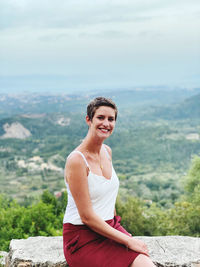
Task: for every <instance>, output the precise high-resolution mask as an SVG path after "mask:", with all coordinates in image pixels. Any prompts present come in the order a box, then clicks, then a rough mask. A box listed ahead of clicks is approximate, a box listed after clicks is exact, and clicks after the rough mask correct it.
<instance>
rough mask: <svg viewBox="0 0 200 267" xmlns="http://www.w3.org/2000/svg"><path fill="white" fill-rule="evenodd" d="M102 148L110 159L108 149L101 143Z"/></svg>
mask: <svg viewBox="0 0 200 267" xmlns="http://www.w3.org/2000/svg"><path fill="white" fill-rule="evenodd" d="M103 148H104V150H105V152H106V155H107V157H108V158H109V159H111V158H110V154H109V153H108V150H107V148H106V146H105V145H104V144H103Z"/></svg>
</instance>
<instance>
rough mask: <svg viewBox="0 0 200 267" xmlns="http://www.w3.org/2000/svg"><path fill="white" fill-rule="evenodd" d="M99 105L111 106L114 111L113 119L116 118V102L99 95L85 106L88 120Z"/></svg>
mask: <svg viewBox="0 0 200 267" xmlns="http://www.w3.org/2000/svg"><path fill="white" fill-rule="evenodd" d="M101 106H107V107H111V108H113V109H114V111H115V120H116V119H117V106H116V104H115V103H114V102H113V101H112V100H111V99H109V98H105V97H101V96H100V97H96V98H95V99H93V100H92V101H91V102H90V103H89V104H88V106H87V115H88V117H89V119H90V120H92V119H93V117H94V114H95V112H96V110H97V109H98V108H99V107H101Z"/></svg>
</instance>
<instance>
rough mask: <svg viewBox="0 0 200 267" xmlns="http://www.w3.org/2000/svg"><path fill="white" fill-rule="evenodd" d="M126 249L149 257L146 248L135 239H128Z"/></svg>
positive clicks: (141, 242)
mask: <svg viewBox="0 0 200 267" xmlns="http://www.w3.org/2000/svg"><path fill="white" fill-rule="evenodd" d="M127 247H128V248H129V249H132V250H134V251H136V252H139V253H142V254H145V255H147V256H149V250H148V248H147V245H146V244H145V243H144V242H143V241H141V240H139V239H136V238H134V237H130V238H129V239H128V243H127Z"/></svg>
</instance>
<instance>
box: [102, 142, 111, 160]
mask: <svg viewBox="0 0 200 267" xmlns="http://www.w3.org/2000/svg"><path fill="white" fill-rule="evenodd" d="M104 146H105V148H106V150H107V151H108V153H109V155H110V157H111V158H112V149H111V148H110V147H109V146H108V145H106V144H104Z"/></svg>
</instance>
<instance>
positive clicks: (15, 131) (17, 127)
mask: <svg viewBox="0 0 200 267" xmlns="http://www.w3.org/2000/svg"><path fill="white" fill-rule="evenodd" d="M3 129H4V131H5V134H4V135H2V136H1V138H3V139H4V138H18V139H25V138H27V137H29V136H31V132H30V131H29V130H28V129H26V128H25V127H24V126H23V125H22V124H21V123H19V122H13V123H11V124H10V125H9V124H8V123H6V124H4V125H3Z"/></svg>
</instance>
